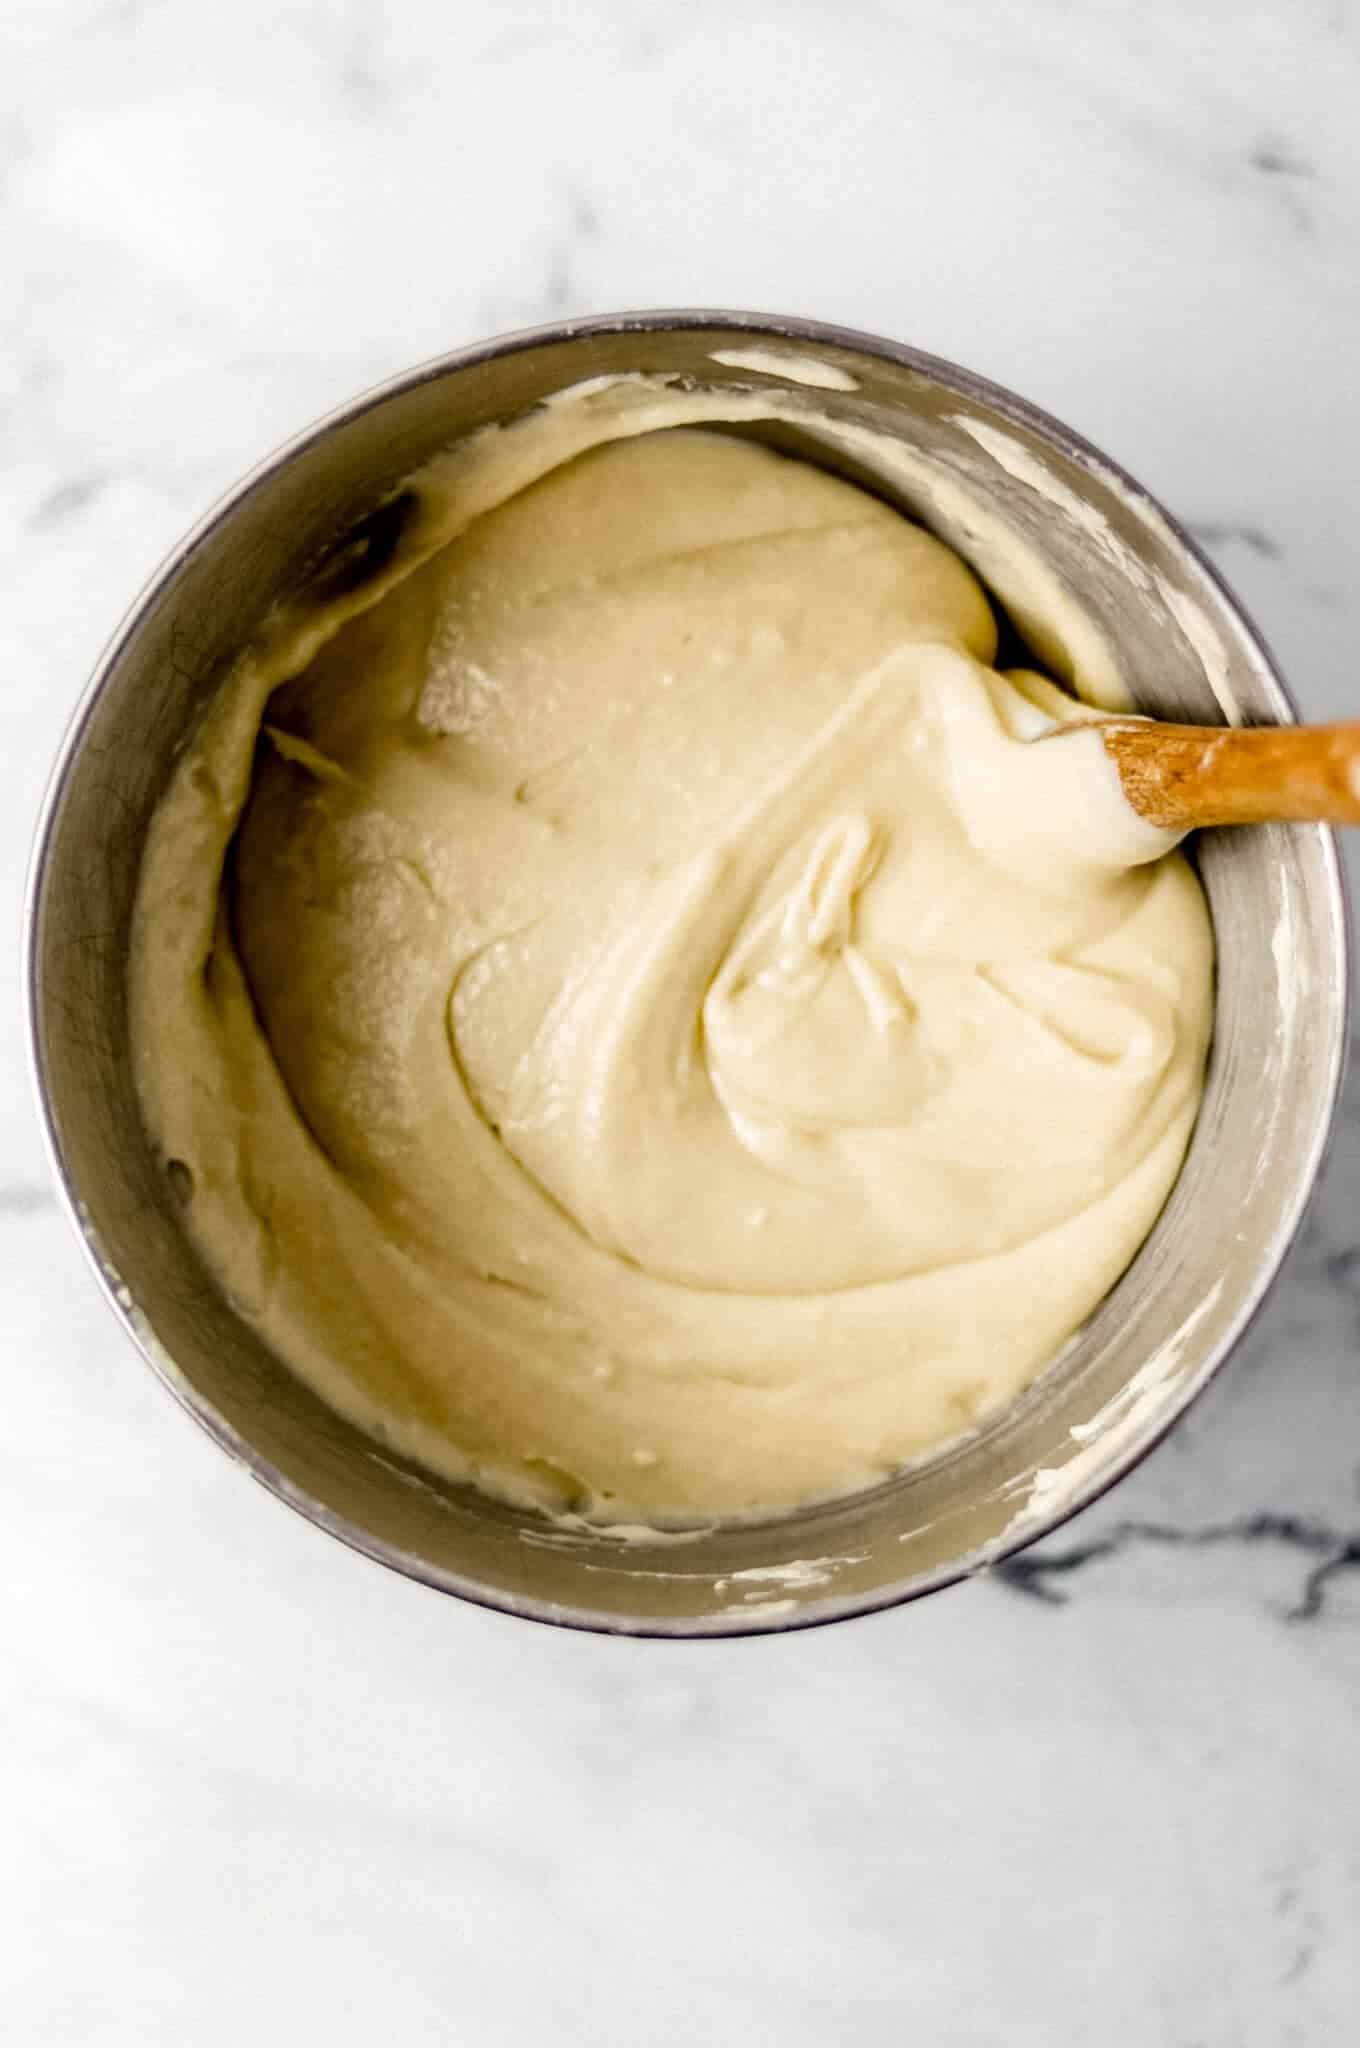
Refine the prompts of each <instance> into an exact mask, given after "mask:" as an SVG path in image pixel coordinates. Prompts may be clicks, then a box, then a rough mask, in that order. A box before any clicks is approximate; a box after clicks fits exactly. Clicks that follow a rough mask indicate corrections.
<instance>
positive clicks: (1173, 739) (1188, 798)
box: [1101, 718, 1360, 832]
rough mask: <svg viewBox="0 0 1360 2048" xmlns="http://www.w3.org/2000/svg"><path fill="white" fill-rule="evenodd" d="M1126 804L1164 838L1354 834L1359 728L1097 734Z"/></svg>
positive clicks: (1143, 728) (1110, 725)
mask: <svg viewBox="0 0 1360 2048" xmlns="http://www.w3.org/2000/svg"><path fill="white" fill-rule="evenodd" d="M1101 732H1102V734H1103V736H1104V740H1105V748H1106V751H1107V752H1108V754H1109V755H1110V757H1111V759H1112V760H1113V761H1114V763H1115V765H1116V767H1117V768H1118V770H1119V779H1120V781H1121V783H1122V784H1123V788H1124V794H1125V796H1126V797H1127V798H1128V800H1129V802H1130V803H1131V804H1132V806H1133V808H1134V810H1136V811H1137V812H1138V814H1139V816H1140V817H1143V818H1146V819H1147V820H1148V822H1149V824H1152V825H1164V826H1166V827H1167V828H1168V829H1169V830H1171V831H1176V832H1189V831H1193V830H1194V829H1195V828H1196V827H1197V826H1202V825H1259V824H1264V823H1266V822H1267V821H1268V820H1270V819H1272V818H1284V819H1291V820H1304V821H1315V822H1317V823H1320V824H1326V825H1360V723H1355V724H1347V725H1293V726H1291V725H1285V726H1252V727H1248V728H1242V727H1237V726H1204V725H1162V724H1160V723H1159V722H1158V721H1157V720H1155V719H1134V718H1130V719H1111V720H1109V721H1108V722H1107V723H1105V724H1104V725H1102V726H1101Z"/></svg>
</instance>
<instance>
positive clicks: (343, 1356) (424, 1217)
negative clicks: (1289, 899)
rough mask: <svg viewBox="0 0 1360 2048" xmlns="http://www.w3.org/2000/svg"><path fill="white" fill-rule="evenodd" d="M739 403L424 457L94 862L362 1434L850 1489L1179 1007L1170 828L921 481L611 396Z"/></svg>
mask: <svg viewBox="0 0 1360 2048" xmlns="http://www.w3.org/2000/svg"><path fill="white" fill-rule="evenodd" d="M763 409H764V410H765V411H769V410H771V408H770V407H769V406H768V405H767V406H765V407H764V408H763ZM734 412H735V413H736V414H737V415H738V416H743V415H742V409H741V408H740V407H738V406H735V405H734V404H731V403H729V404H728V405H727V406H722V405H719V404H714V403H712V402H710V403H709V404H708V406H707V407H705V406H704V405H702V404H701V403H695V402H694V400H693V399H692V398H688V397H687V398H685V399H684V400H683V401H680V400H676V399H674V398H670V397H667V396H666V395H664V394H660V395H658V394H654V393H652V392H650V391H647V390H643V389H637V388H635V389H633V390H631V391H629V390H624V391H623V392H622V393H621V395H619V396H617V397H616V398H615V397H611V395H610V394H608V393H603V394H597V393H594V392H586V393H584V394H582V395H581V397H580V398H579V399H578V400H577V401H576V402H575V403H574V404H564V405H562V406H560V407H559V409H558V410H557V411H556V412H555V413H554V412H553V409H551V408H550V409H549V412H548V414H545V415H541V416H539V418H538V419H537V420H535V421H528V422H525V423H524V424H523V425H522V426H520V427H516V428H510V429H506V430H503V431H501V432H496V431H494V430H493V431H492V432H491V433H490V434H487V435H483V436H480V437H477V439H476V440H475V441H474V442H472V443H469V444H466V445H465V446H464V448H462V449H460V450H457V451H455V453H454V454H453V455H452V456H450V457H448V458H444V459H443V460H442V462H441V463H440V464H437V465H435V466H434V467H433V468H432V469H431V470H430V471H429V472H427V473H426V474H425V476H424V477H422V478H420V479H417V480H415V482H414V484H413V487H412V490H411V491H410V492H409V493H408V494H407V497H406V499H405V500H404V501H403V504H402V507H401V508H399V511H404V512H405V514H406V516H405V518H404V520H403V519H401V518H399V517H398V516H397V515H396V514H394V515H393V522H394V523H393V528H392V533H391V534H389V535H388V536H387V539H386V540H385V541H384V543H383V545H384V547H385V548H386V547H390V548H391V559H390V561H387V562H385V563H384V562H382V561H381V560H376V573H375V575H374V576H372V577H370V578H369V580H367V581H364V580H362V577H361V576H360V577H359V580H357V581H356V580H355V577H354V576H352V575H347V574H346V573H345V565H344V564H341V565H340V567H339V569H335V570H332V571H331V572H329V576H327V575H323V577H322V578H321V580H320V583H319V584H318V585H317V586H315V587H314V589H313V591H312V592H311V593H310V594H309V595H308V596H306V597H305V598H303V599H299V600H298V602H297V603H296V604H295V605H294V606H293V607H291V608H290V609H289V610H288V611H286V612H284V613H281V614H280V615H279V616H278V617H277V618H275V619H274V620H273V621H271V622H270V624H269V626H268V628H267V630H266V631H265V633H264V635H263V636H262V638H261V641H260V643H259V646H258V647H257V648H256V650H255V651H254V652H253V653H252V654H250V655H248V656H247V657H245V659H244V660H243V661H242V663H241V664H240V665H239V667H238V669H237V671H236V673H235V675H234V676H233V677H232V679H231V680H230V681H229V683H228V684H227V686H226V688H225V689H224V691H223V692H222V694H221V696H220V697H219V699H218V700H217V702H216V703H215V705H214V706H213V707H212V709H211V711H210V713H209V716H208V719H207V721H206V722H205V724H204V726H203V728H202V730H201V732H200V735H199V737H198V739H197V741H196V743H195V744H194V745H193V747H192V748H191V750H190V752H189V754H188V755H187V757H186V759H185V761H184V762H183V764H182V765H181V767H180V769H179V771H178V774H177V776H176V779H175V782H174V784H173V787H172V789H171V791H170V793H169V795H168V797H167V799H166V801H165V803H164V804H163V806H162V807H161V810H160V812H159V814H158V816H157V819H156V821H155V824H154V827H153V831H152V834H151V838H150V842H149V846H148V853H147V859H146V865H145V868H144V874H143V882H142V889H141V896H140V901H139V907H138V920H137V929H136V933H135V946H134V974H133V1004H134V1035H135V1044H136V1048H137V1059H138V1080H139V1085H140V1088H141V1091H142V1095H143V1100H144V1104H145V1109H146V1115H147V1119H148V1123H149V1126H150V1129H151V1131H152V1133H153V1135H154V1137H155V1138H156V1140H157V1142H158V1144H159V1145H160V1147H161V1148H162V1150H163V1154H164V1156H165V1158H166V1160H167V1161H171V1160H173V1161H176V1162H178V1165H177V1166H176V1167H174V1168H173V1169H172V1171H173V1174H174V1178H175V1182H176V1185H177V1186H179V1187H180V1188H181V1189H184V1190H186V1191H187V1190H188V1189H189V1188H190V1186H192V1194H191V1195H190V1196H189V1206H188V1217H189V1222H190V1225H191V1227H192V1229H193V1230H194V1232H195V1235H196V1237H197V1239H198V1242H199V1243H200V1245H201V1246H202V1249H203V1251H204V1253H205V1255H206V1256H207V1258H208V1259H209V1260H210V1261H211V1263H212V1265H213V1266H214V1268H215V1269H216V1270H217V1272H218V1273H219V1275H220V1276H221V1279H222V1281H223V1284H224V1285H225V1286H226V1288H227V1289H228V1290H229V1292H230V1294H231V1296H232V1298H233V1300H234V1301H235V1302H236V1303H237V1304H238V1305H239V1306H240V1307H241V1309H242V1310H243V1311H244V1312H245V1313H246V1314H247V1315H248V1316H250V1317H251V1318H252V1319H253V1320H254V1321H255V1322H256V1323H257V1324H258V1326H259V1328H260V1330H261V1331H262V1333H263V1335H264V1336H265V1338H266V1339H267V1341H269V1342H270V1343H271V1344H272V1345H273V1347H274V1348H275V1349H276V1350H277V1351H278V1353H279V1355H280V1356H281V1357H283V1358H284V1359H285V1360H287V1361H288V1362H289V1364H291V1365H292V1366H293V1367H294V1368H295V1369H296V1370H297V1371H298V1372H299V1373H301V1374H303V1375H304V1376H305V1377H306V1378H308V1379H309V1380H311V1381H312V1382H313V1383H314V1384H315V1385H316V1386H317V1387H318V1388H319V1389H320V1390H321V1391H322V1392H323V1393H324V1394H325V1395H326V1397H327V1398H328V1399H329V1400H331V1401H332V1402H333V1403H334V1404H335V1405H336V1406H337V1407H339V1408H341V1409H342V1410H343V1411H344V1412H346V1413H347V1414H349V1415H351V1416H352V1417H353V1418H354V1419H355V1420H357V1421H358V1422H359V1423H361V1424H362V1425H363V1426H365V1427H366V1428H368V1429H369V1430H371V1431H372V1432H373V1434H375V1435H377V1436H380V1437H381V1438H382V1439H383V1440H384V1441H386V1442H388V1443H389V1444H391V1445H394V1446H396V1447H398V1448H400V1449H402V1450H404V1451H406V1452H408V1453H410V1454H411V1455H413V1456H414V1457H416V1458H417V1459H420V1460H422V1461H423V1462H425V1463H426V1464H427V1465H432V1466H435V1467H437V1468H439V1469H441V1470H443V1471H446V1472H450V1473H454V1474H457V1475H467V1476H471V1477H473V1478H476V1479H477V1480H479V1481H480V1482H481V1483H482V1484H483V1485H485V1486H487V1487H490V1488H492V1489H493V1490H495V1491H497V1492H500V1493H502V1494H505V1495H507V1496H510V1497H512V1498H515V1499H519V1500H525V1499H527V1500H532V1501H534V1502H537V1503H540V1504H542V1505H544V1506H547V1507H550V1508H572V1509H574V1510H576V1511H577V1512H582V1513H586V1514H589V1515H591V1516H593V1517H595V1518H597V1519H600V1520H604V1521H608V1520H616V1521H623V1520H628V1521H635V1520H638V1519H647V1520H651V1521H657V1520H664V1519H666V1518H672V1517H674V1518H684V1517H694V1516H707V1515H712V1514H725V1513H740V1512H751V1511H760V1510H772V1509H777V1508H780V1507H783V1506H786V1505H788V1504H791V1503H794V1502H798V1501H802V1500H806V1499H808V1498H810V1497H815V1496H818V1495H826V1494H831V1493H835V1492H839V1491H842V1490H845V1489H849V1488H853V1487H858V1486H862V1485H866V1484H869V1483H871V1482H873V1481H875V1480H877V1479H879V1478H881V1477H882V1476H883V1475H885V1474H887V1473H890V1472H892V1471H893V1470H895V1469H896V1468H898V1467H899V1466H900V1465H901V1464H903V1463H904V1462H905V1461H907V1460H909V1459H911V1458H913V1457H914V1456H916V1455H918V1454H919V1453H920V1452H922V1451H923V1450H925V1449H927V1448H929V1447H930V1446H932V1445H935V1444H938V1443H939V1442H940V1441H941V1440H942V1439H944V1438H946V1437H949V1436H952V1435H955V1434H957V1433H958V1432H959V1431H960V1430H962V1429H965V1428H967V1427H968V1426H970V1425H971V1424H972V1423H973V1422H975V1421H976V1420H977V1418H979V1417H980V1416H982V1415H984V1414H986V1413H987V1412H988V1411H989V1410H991V1409H993V1408H995V1407H996V1406H997V1404H998V1403H1001V1402H1004V1401H1006V1400H1007V1399H1009V1398H1010V1397H1012V1396H1013V1395H1014V1394H1015V1393H1016V1392H1017V1391H1018V1390H1019V1389H1020V1388H1022V1387H1023V1386H1024V1385H1025V1384H1026V1383H1027V1382H1028V1381H1029V1380H1030V1379H1031V1378H1032V1377H1033V1376H1034V1374H1035V1373H1036V1372H1037V1371H1038V1370H1039V1369H1040V1368H1041V1367H1042V1366H1043V1365H1044V1364H1045V1363H1046V1362H1047V1361H1048V1360H1049V1359H1050V1358H1051V1357H1052V1356H1053V1355H1054V1353H1055V1352H1056V1351H1057V1350H1058V1349H1059V1347H1060V1346H1061V1345H1062V1343H1063V1342H1064V1340H1065V1339H1066V1338H1067V1337H1068V1336H1069V1335H1070V1334H1071V1332H1072V1331H1073V1330H1074V1329H1075V1328H1076V1327H1077V1325H1078V1324H1079V1323H1080V1322H1081V1321H1082V1320H1083V1318H1084V1317H1085V1316H1086V1315H1087V1314H1088V1313H1089V1311H1090V1310H1091V1308H1092V1307H1093V1306H1094V1305H1095V1303H1096V1302H1097V1301H1098V1300H1099V1298H1100V1296H1101V1295H1102V1294H1103V1293H1104V1292H1105V1291H1106V1289H1107V1288H1108V1287H1109V1286H1110V1285H1111V1283H1112V1282H1113V1281H1114V1280H1115V1279H1116V1278H1117V1277H1118V1275H1119V1273H1120V1272H1121V1270H1122V1269H1123V1268H1124V1266H1125V1265H1126V1264H1127V1263H1128V1261H1129V1259H1130V1258H1131V1256H1132V1255H1133V1253H1134V1251H1135V1250H1136V1249H1137V1247H1138V1244H1139V1242H1140V1241H1141V1239H1142V1238H1143V1236H1144V1235H1145V1233H1146V1231H1147V1229H1148V1227H1149V1225H1150V1224H1151V1222H1152V1220H1153V1218H1154V1216H1155V1215H1156V1212H1157V1210H1158V1208H1159V1206H1160V1204H1161V1202H1162V1200H1163V1198H1164V1197H1165V1195H1166V1192H1167V1190H1168V1188H1169V1186H1170V1184H1171V1182H1172V1180H1173V1179H1174V1177H1175V1174H1176V1172H1177V1169H1178V1167H1179V1164H1180V1160H1181V1157H1182V1154H1183V1151H1184V1147H1185V1144H1186V1140H1187V1137H1188V1133H1189V1130H1190V1126H1191V1123H1192V1121H1193V1118H1194V1114H1195V1109H1196V1105H1197V1101H1198V1095H1199V1089H1200V1085H1201V1077H1202V1072H1203V1064H1204V1057H1205V1050H1206V1045H1207V1040H1208V1033H1209V1022H1210V1013H1211V981H1212V948H1211V940H1210V932H1209V924H1208V918H1207V915H1206V911H1205V906H1204V902H1203V899H1202V897H1201V894H1200V890H1199V886H1198V884H1197V882H1196V880H1195V878H1194V876H1193V874H1192V872H1191V870H1190V869H1189V867H1188V866H1187V865H1186V864H1185V863H1184V861H1182V860H1181V859H1180V858H1179V857H1178V856H1177V855H1174V854H1167V853H1166V847H1167V845H1168V844H1169V842H1167V841H1165V840H1159V839H1158V838H1157V837H1156V836H1155V835H1153V834H1151V833H1150V832H1149V831H1148V830H1147V829H1146V828H1143V827H1140V826H1139V825H1138V824H1137V821H1136V820H1134V819H1133V817H1132V814H1131V813H1130V812H1129V811H1128V810H1127V808H1126V807H1125V806H1124V805H1123V802H1122V799H1121V798H1120V797H1119V794H1118V790H1117V786H1116V785H1115V784H1114V782H1113V776H1112V771H1111V770H1110V769H1109V766H1108V763H1107V762H1106V761H1105V757H1104V753H1103V749H1102V748H1101V747H1100V746H1099V743H1098V737H1097V735H1096V734H1095V733H1094V732H1093V733H1092V734H1091V735H1090V739H1091V741H1092V743H1093V744H1092V745H1091V746H1090V747H1089V748H1086V747H1084V746H1083V745H1082V744H1081V743H1080V742H1079V743H1078V744H1076V745H1073V743H1072V742H1070V741H1063V742H1061V743H1053V742H1045V741H1044V740H1043V739H1042V738H1041V737H1039V735H1042V734H1043V733H1045V732H1047V731H1048V730H1049V729H1050V728H1051V726H1052V724H1053V723H1054V721H1055V719H1057V718H1071V717H1073V716H1075V715H1080V712H1079V707H1077V706H1075V705H1074V704H1073V703H1072V701H1071V700H1070V699H1068V698H1066V697H1064V696H1063V695H1062V694H1061V693H1060V692H1059V691H1058V690H1057V689H1056V687H1055V686H1054V685H1053V684H1051V683H1048V682H1046V681H1045V680H1044V679H1042V678H1040V677H1038V676H1036V675H1033V674H1020V675H1016V676H1014V677H1013V678H1011V679H1009V680H1007V679H1003V678H1002V677H1001V676H999V675H998V674H997V673H996V672H995V671H994V670H992V669H991V668H989V667H988V666H987V664H988V663H989V662H990V660H991V659H992V657H993V655H994V653H995V650H996V630H995V625H994V621H993V617H992V614H991V611H990V609H989V606H988V604H987V601H986V599H985V597H984V595H983V593H982V591H981V589H980V587H979V585H978V584H977V582H976V581H975V580H974V578H973V576H972V575H971V573H970V572H969V571H968V570H967V569H966V568H965V567H964V566H963V564H962V563H961V562H960V560H959V559H958V558H957V557H956V556H955V555H954V554H952V553H951V552H950V551H949V549H947V548H946V547H945V546H944V545H942V543H941V542H939V541H937V540H935V539H934V538H932V537H931V536H930V535H929V534H927V533H926V532H925V531H924V530H923V529H921V528H919V527H917V526H914V525H912V524H910V523H909V522H908V521H907V520H905V519H903V518H902V517H901V516H899V515H898V514H897V513H896V512H894V511H891V510H890V509H888V508H887V507H886V506H884V505H882V504H880V503H879V502H877V501H876V500H874V499H872V498H870V497H869V496H867V495H866V494H864V493H862V492H860V491H858V490H856V489H855V488H853V487H852V486H850V485H849V484H846V483H844V482H841V481H839V480H838V479H834V478H833V477H831V476H829V475H827V474H824V473H822V472H820V471H818V470H816V469H814V468H812V467H810V466H808V465H806V464H801V463H796V462H792V461H789V460H787V459H785V458H783V457H780V456H778V455H775V454H772V453H770V452H768V451H767V450H765V449H763V448H761V447H758V446H756V445H753V444H752V443H750V442H749V441H745V440H742V439H738V438H736V437H733V436H729V435H721V434H718V433H715V432H711V431H667V432H663V431H655V432H654V431H649V430H650V429H652V428H661V427H664V426H665V425H666V424H667V423H668V421H670V420H672V419H674V418H675V417H677V416H679V417H681V418H690V419H693V418H696V417H697V418H698V419H700V420H702V419H704V418H705V417H708V418H712V417H714V416H719V417H722V416H729V417H730V416H731V415H732V414H733V413H734ZM644 436H645V437H644ZM611 442H612V443H613V445H597V444H608V443H611ZM398 529H399V530H398ZM394 536H395V539H394ZM375 553H376V549H375ZM362 566H363V565H362V563H361V564H360V568H362ZM347 583H348V584H351V585H353V587H351V588H346V587H345V586H346V584H347ZM1082 739H1083V740H1084V739H1085V735H1083V736H1082ZM1158 856H1161V857H1158ZM1131 863H1138V864H1136V865H1133V864H1131Z"/></svg>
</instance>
